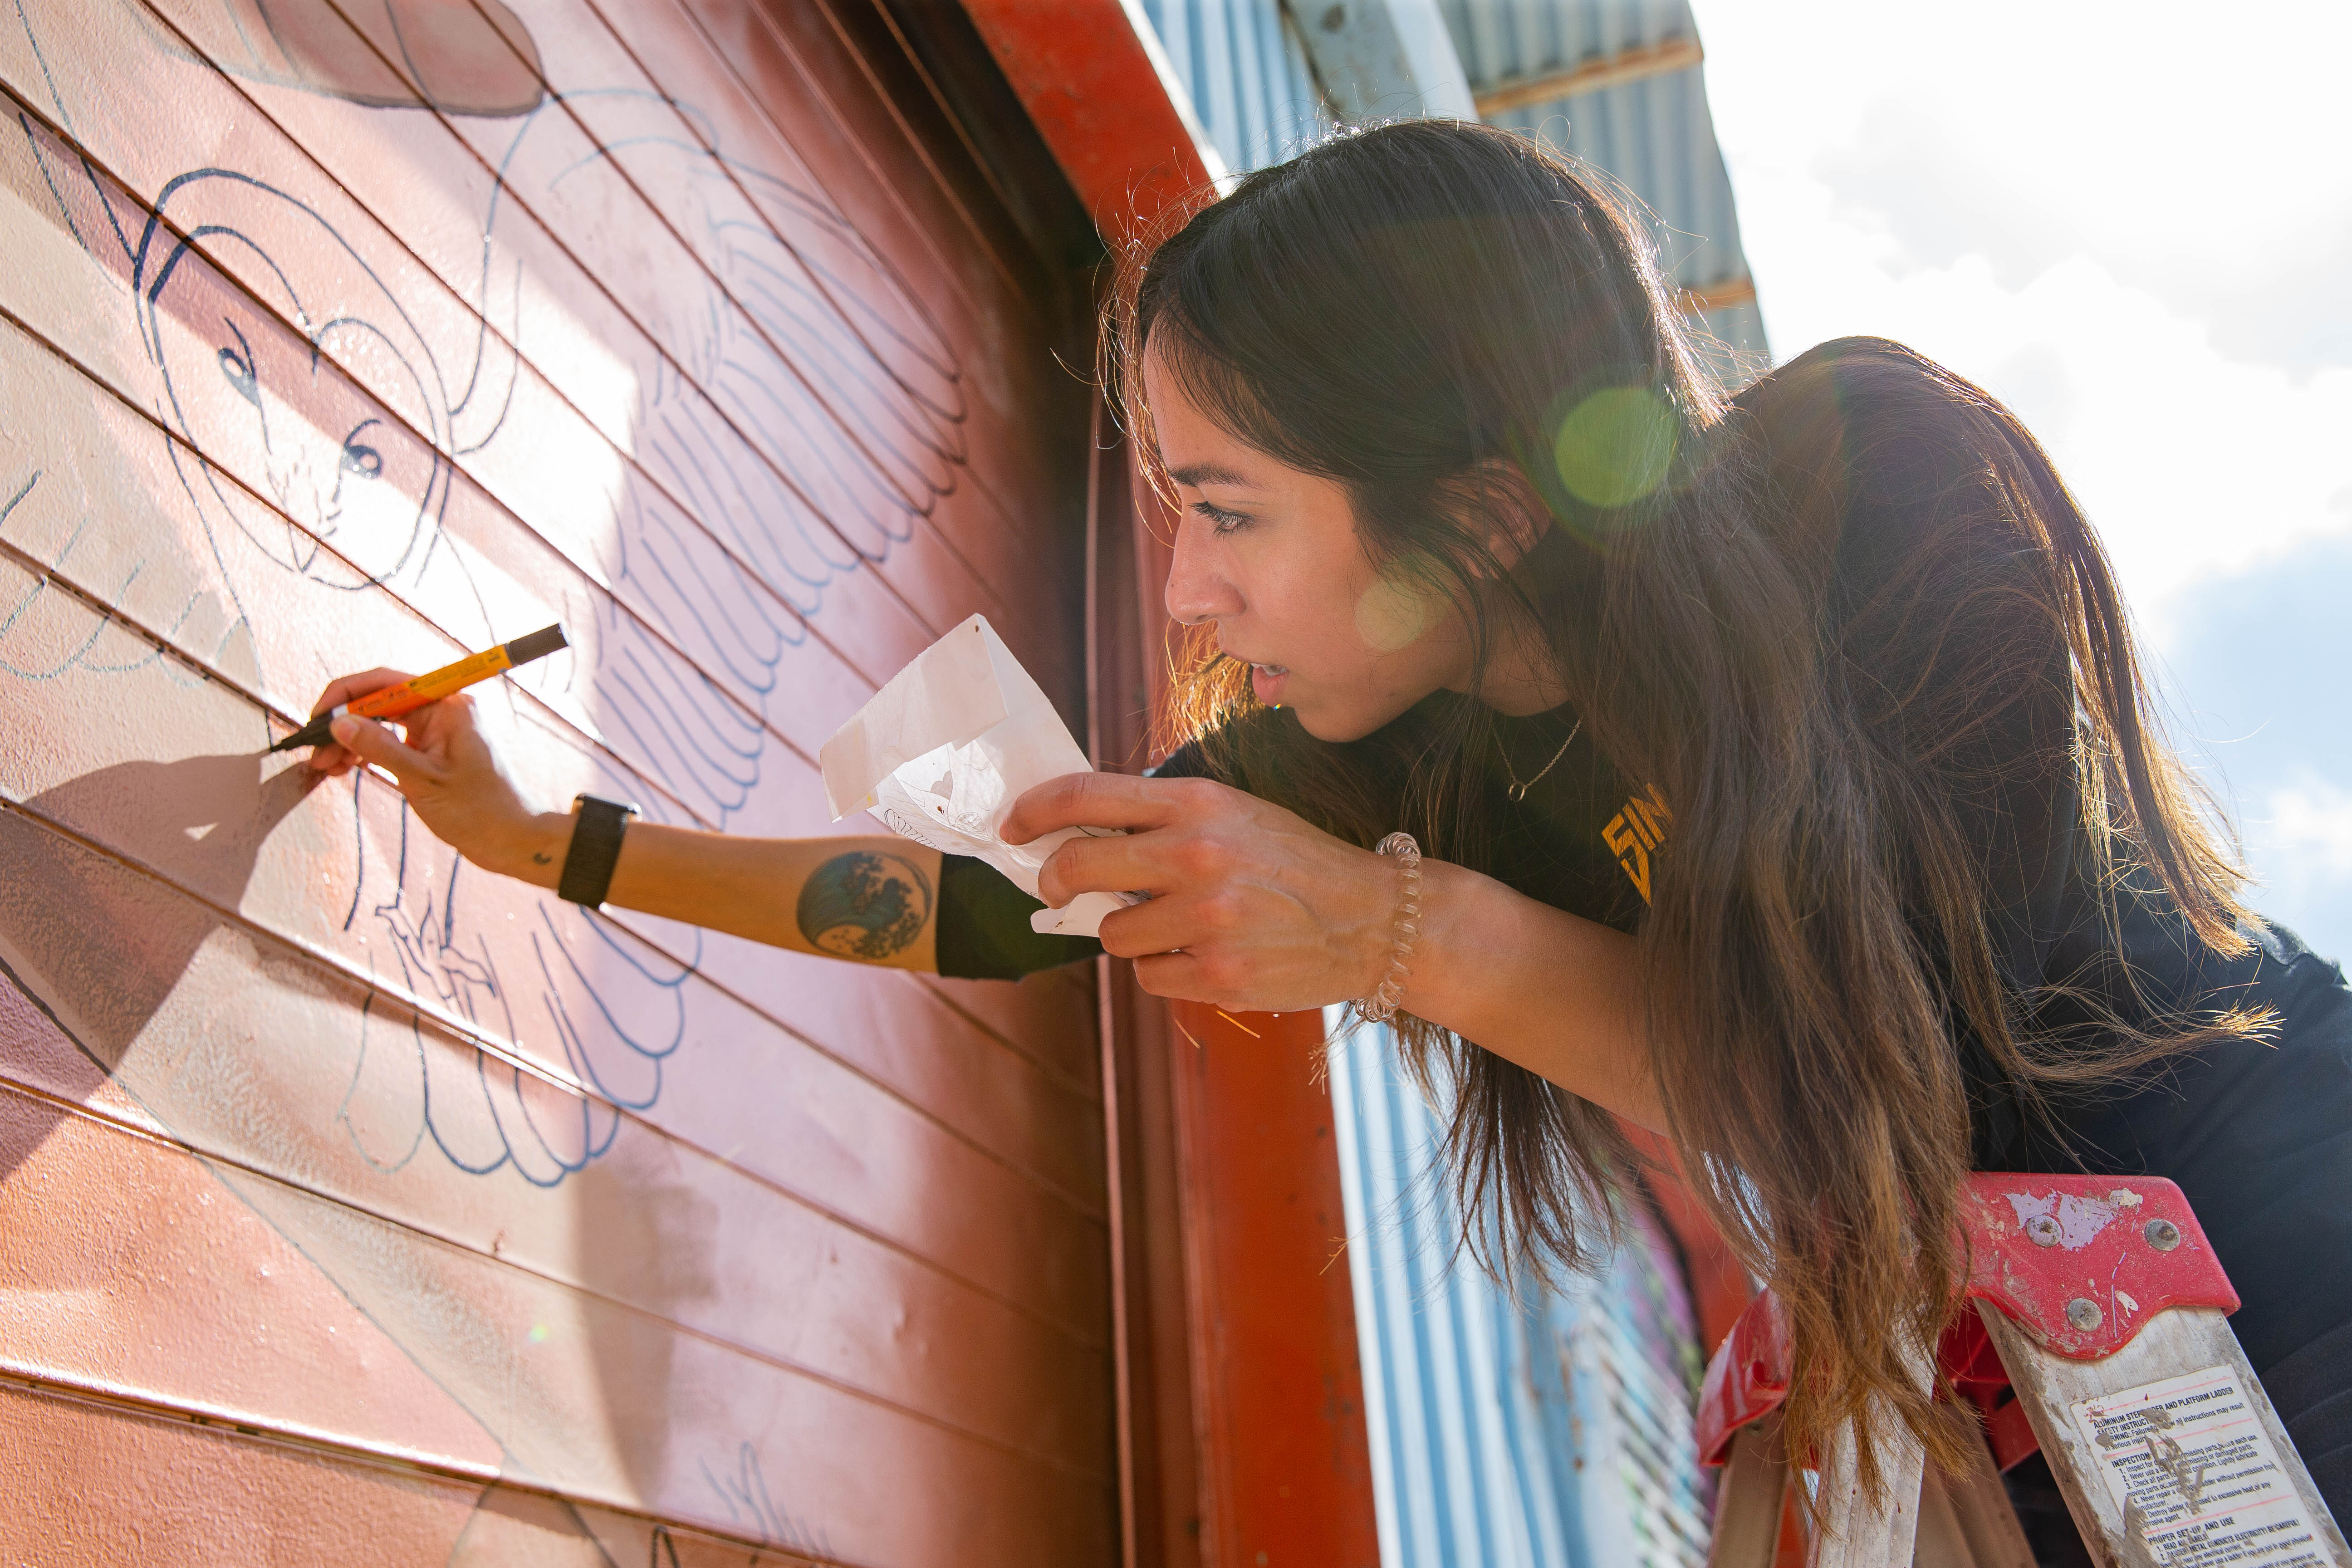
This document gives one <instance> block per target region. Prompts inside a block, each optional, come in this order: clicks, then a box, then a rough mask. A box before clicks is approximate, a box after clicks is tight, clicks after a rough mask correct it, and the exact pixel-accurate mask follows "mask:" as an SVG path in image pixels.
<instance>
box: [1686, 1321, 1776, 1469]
mask: <svg viewBox="0 0 2352 1568" xmlns="http://www.w3.org/2000/svg"><path fill="white" fill-rule="evenodd" d="M1788 1396H1789V1338H1788V1331H1787V1329H1786V1328H1785V1326H1784V1325H1783V1324H1782V1323H1781V1321H1780V1302H1778V1301H1776V1300H1773V1298H1772V1292H1770V1291H1769V1290H1767V1291H1764V1292H1763V1293H1762V1294H1760V1295H1759V1296H1758V1297H1757V1298H1756V1299H1755V1300H1752V1301H1750V1302H1748V1310H1746V1311H1744V1312H1742V1313H1740V1314H1739V1321H1738V1322H1736V1323H1734V1324H1732V1325H1731V1332H1730V1333H1728V1334H1727V1335H1725V1336H1724V1341H1723V1344H1722V1346H1721V1348H1719V1349H1717V1352H1715V1359H1714V1360H1713V1361H1710V1362H1708V1363H1706V1382H1705V1383H1703V1384H1700V1385H1699V1391H1698V1457H1699V1462H1700V1463H1702V1464H1708V1465H1723V1464H1728V1463H1729V1462H1730V1460H1731V1439H1732V1438H1733V1437H1734V1436H1737V1435H1738V1431H1739V1429H1740V1428H1741V1427H1742V1426H1747V1425H1748V1423H1749V1422H1751V1421H1760V1420H1762V1419H1763V1418H1764V1417H1765V1416H1767V1415H1770V1414H1771V1413H1772V1412H1773V1411H1775V1410H1778V1409H1779V1408H1780V1402H1781V1401H1782V1400H1784V1399H1786V1398H1787V1397H1788Z"/></svg>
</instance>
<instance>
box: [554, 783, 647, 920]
mask: <svg viewBox="0 0 2352 1568" xmlns="http://www.w3.org/2000/svg"><path fill="white" fill-rule="evenodd" d="M572 815H573V816H575V817H576V818H577V819H578V820H577V821H575V822H573V823H572V847H571V848H570V849H568V850H566V851H564V855H563V877H562V880H561V881H559V882H557V883H556V885H555V896H556V897H557V898H559V899H566V900H570V901H572V903H575V904H586V905H587V906H588V907H589V908H590V909H592V910H593V909H595V908H597V907H598V906H600V905H602V904H603V903H604V894H605V893H606V892H607V891H608V890H609V889H611V888H612V886H613V867H614V864H615V863H616V862H617V861H619V859H620V858H621V835H622V834H623V833H624V832H625V831H626V830H627V828H628V826H629V818H631V817H633V816H636V815H637V808H636V806H635V805H625V804H623V803H622V802H620V801H617V800H605V799H603V798H601V797H599V796H597V795H573V796H572Z"/></svg>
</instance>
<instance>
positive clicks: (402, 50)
mask: <svg viewBox="0 0 2352 1568" xmlns="http://www.w3.org/2000/svg"><path fill="white" fill-rule="evenodd" d="M341 11H342V15H341V16H339V15H337V7H336V6H334V5H331V4H330V3H329V0H199V3H197V4H193V5H186V6H184V7H182V8H181V9H180V11H179V13H178V15H177V16H175V18H174V19H175V20H176V21H177V22H178V23H179V25H180V26H182V27H183V28H184V29H186V31H187V34H188V38H189V41H190V42H192V43H194V45H195V47H197V49H199V50H201V51H202V52H203V54H204V56H205V57H207V59H208V63H211V64H216V65H218V66H219V67H220V68H222V69H223V70H226V71H230V72H233V73H235V74H236V75H238V76H244V77H250V78H252V79H254V80H256V81H266V82H269V83H271V84H273V85H275V86H278V87H299V88H301V89H305V90H307V91H310V92H322V93H326V94H328V95H330V96H331V97H334V98H346V99H349V100H352V102H354V103H365V104H370V105H373V106H375V107H377V108H383V109H423V108H425V107H427V106H428V105H429V106H430V107H432V108H434V109H437V110H442V111H443V112H444V113H448V114H483V115H509V114H525V113H528V112H530V110H534V109H536V108H538V107H539V105H540V101H541V99H542V98H543V97H544V96H545V93H544V90H543V89H542V88H541V78H540V63H539V47H538V46H537V45H536V44H535V43H533V42H532V41H531V37H530V29H528V28H526V27H525V26H523V24H522V19H521V18H520V17H519V16H516V15H515V14H514V13H513V12H512V11H510V10H509V9H508V8H507V7H506V6H505V5H501V4H499V0H356V3H352V4H346V5H343V6H342V7H341ZM345 16H348V17H349V18H350V20H349V21H348V22H346V21H345V20H344V17H345ZM141 19H142V21H144V20H145V19H146V18H145V16H144V14H143V13H142V17H141ZM148 30H149V32H150V33H151V34H152V36H153V37H154V39H155V43H156V46H157V47H159V48H162V49H163V50H165V51H166V52H168V53H171V54H175V55H179V56H181V57H182V58H194V57H191V56H189V54H188V51H187V47H186V45H185V44H183V43H182V42H181V40H180V39H178V38H175V37H173V36H172V35H171V34H170V33H169V32H167V31H166V30H165V29H163V28H161V27H158V26H154V25H153V24H152V22H150V23H149V24H148ZM387 60H400V61H402V62H403V63H404V65H405V66H406V68H407V70H408V74H409V76H410V78H411V79H413V80H414V81H415V84H416V90H412V89H411V88H410V86H409V83H408V82H406V81H403V80H402V79H401V78H400V76H399V74H398V73H397V72H395V71H394V70H393V69H392V68H391V67H390V66H389V65H387V64H386V63H385V62H386V61H387ZM419 90H421V91H422V93H423V97H422V98H420V97H419V96H418V91H419Z"/></svg>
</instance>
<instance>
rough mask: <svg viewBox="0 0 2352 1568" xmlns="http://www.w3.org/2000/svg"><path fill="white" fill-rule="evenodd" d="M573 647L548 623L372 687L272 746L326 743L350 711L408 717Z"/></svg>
mask: <svg viewBox="0 0 2352 1568" xmlns="http://www.w3.org/2000/svg"><path fill="white" fill-rule="evenodd" d="M571 646H572V645H571V644H570V643H569V642H567V641H565V640H564V636H563V628H562V626H546V627H543V628H541V630H539V631H535V632H533V633H531V634H530V636H529V637H517V638H515V639H514V641H512V642H509V643H500V644H499V646H498V647H494V648H489V649H487V650H485V651H484V652H481V653H478V654H475V655H473V656H472V657H471V658H461V659H459V660H458V661H457V663H455V664H450V665H444V666H442V668H439V669H436V670H435V671H434V672H433V673H432V674H430V675H418V676H413V677H411V678H410V679H406V680H404V681H402V682H401V683H400V684H398V685H397V686H387V687H385V688H384V689H383V690H381V691H371V692H369V693H368V694H367V695H366V696H365V697H354V698H352V700H350V701H349V702H346V703H343V704H341V706H339V707H335V708H331V709H329V710H327V711H325V712H324V713H321V714H320V715H319V716H318V717H317V718H315V719H313V720H311V721H310V722H309V723H308V724H305V725H303V726H302V727H301V728H300V729H299V730H297V731H294V732H293V733H292V734H290V735H289V736H287V737H286V738H285V739H284V740H282V741H280V742H278V743H277V744H276V745H274V746H272V747H270V748H269V749H270V750H271V751H273V752H287V751H291V750H293V749H294V748H295V747H296V746H323V745H325V744H326V743H327V742H330V741H331V740H333V739H334V738H335V737H334V732H333V731H332V729H331V726H332V725H333V723H334V721H336V720H338V719H340V718H341V717H342V716H343V715H344V714H346V713H351V714H354V715H356V716H358V717H359V718H362V719H398V718H402V717H404V715H407V714H410V713H414V712H415V711H416V710H418V709H419V708H422V707H424V706H425V704H426V703H428V702H438V701H440V700H441V699H443V698H444V697H446V696H448V695H449V694H450V693H451V692H454V691H463V690H464V689H466V688H467V687H468V686H471V685H473V684H474V683H475V682H476V681H480V680H488V679H489V678H490V677H492V676H493V675H499V674H503V673H504V672H506V671H507V670H509V669H512V668H515V667H517V666H518V665H525V664H529V663H530V661H531V660H532V659H535V658H546V657H547V656H548V655H549V654H551V653H553V652H554V651H555V650H556V649H557V648H560V647H571Z"/></svg>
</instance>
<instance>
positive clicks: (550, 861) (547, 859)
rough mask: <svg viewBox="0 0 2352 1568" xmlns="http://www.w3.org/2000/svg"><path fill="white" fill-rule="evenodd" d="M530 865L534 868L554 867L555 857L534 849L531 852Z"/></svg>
mask: <svg viewBox="0 0 2352 1568" xmlns="http://www.w3.org/2000/svg"><path fill="white" fill-rule="evenodd" d="M530 863H531V864H532V865H534V866H552V865H554V864H555V857H554V856H552V855H549V854H546V853H545V852H543V851H541V850H538V849H534V850H532V851H531V852H530Z"/></svg>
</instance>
